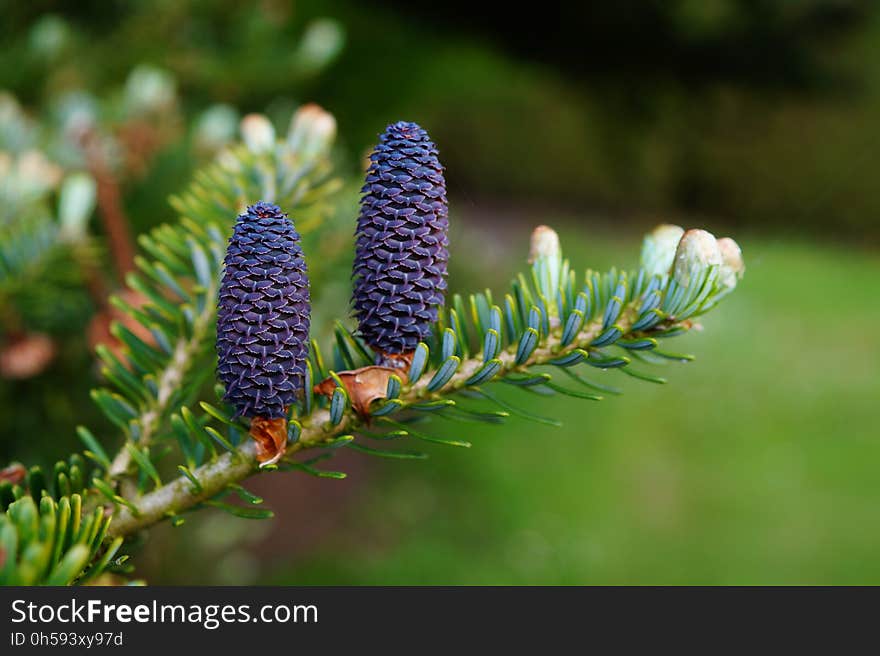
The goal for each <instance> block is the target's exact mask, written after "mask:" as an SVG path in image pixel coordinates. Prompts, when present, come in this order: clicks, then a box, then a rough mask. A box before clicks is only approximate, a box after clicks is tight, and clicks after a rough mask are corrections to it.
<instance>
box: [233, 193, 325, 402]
mask: <svg viewBox="0 0 880 656" xmlns="http://www.w3.org/2000/svg"><path fill="white" fill-rule="evenodd" d="M224 264H225V269H224V272H223V280H222V282H221V284H220V294H219V302H218V310H217V355H218V356H219V361H218V364H217V375H218V376H219V378H220V380H221V381H223V383H224V385H226V395H225V397H224V398H225V400H226V401H227V402H229V403H231V404H232V405H234V406H235V408H236V413H237V414H238V415H240V416H245V417H265V418H267V419H275V418H280V417H284V416H286V412H287V408H288V407H289V406H290V405H292V404H293V402H294V401H295V399H296V394H297V392H298V391H299V390H300V389H302V386H303V377H304V374H305V367H306V358H307V357H308V350H309V314H310V306H309V278H308V276H307V274H306V262H305V259H303V253H302V248H301V247H300V244H299V234H298V233H297V232H296V230H295V229H294V227H293V224H292V223H291V222H290V221H289V220H288V218H287V215H286V214H285V213H283V212H282V211H281V210H280V209H279V208H278V207H277V206H275V205H271V204H269V203H262V202H261V203H257V204H256V205H252V206H251V207H248V208H247V212H245V213H244V214H242V215H241V216H239V217H238V222H237V223H236V224H235V230H234V232H233V233H232V237H231V238H230V239H229V246H228V248H227V249H226V258H225V260H224Z"/></svg>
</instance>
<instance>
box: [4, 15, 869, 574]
mask: <svg viewBox="0 0 880 656" xmlns="http://www.w3.org/2000/svg"><path fill="white" fill-rule="evenodd" d="M580 4H581V5H584V6H578V7H570V8H552V7H545V8H544V9H543V13H542V15H541V16H534V15H528V16H523V17H521V18H520V17H507V18H506V19H502V18H500V17H498V16H497V15H494V16H490V15H487V16H486V17H482V16H479V15H473V14H472V13H471V14H468V15H467V18H464V17H463V16H465V14H464V13H463V12H464V11H465V9H466V7H467V5H465V4H464V3H457V2H449V3H443V6H442V7H438V6H436V3H427V2H418V1H415V2H406V3H404V2H399V3H359V2H345V1H339V0H331V1H329V2H297V3H289V2H281V1H270V0H264V1H263V2H259V3H255V4H250V3H247V4H243V3H237V2H231V1H215V2H209V1H207V0H202V1H197V0H184V1H175V2H172V1H171V0H154V1H152V2H101V1H97V0H94V1H84V2H77V3H73V2H66V3H65V2H48V1H42V2H41V1H35V2H30V3H21V2H15V1H14V0H6V1H0V13H2V15H3V16H4V20H3V21H2V25H0V44H2V45H0V89H5V90H6V91H8V92H10V93H11V94H13V95H14V96H15V97H16V98H17V99H18V102H19V103H20V105H21V107H23V108H24V110H25V111H27V112H28V113H29V114H30V115H31V116H32V117H34V121H35V122H37V123H38V124H48V123H50V122H51V117H52V116H53V115H54V114H56V113H57V112H58V111H59V110H58V107H59V104H60V103H61V100H60V99H64V98H68V97H69V94H70V92H71V91H76V92H77V93H79V94H81V95H82V94H83V93H88V94H91V96H93V97H94V98H96V99H100V102H101V103H103V104H102V105H101V106H102V107H109V109H104V110H102V111H103V113H102V119H101V120H104V121H108V122H111V123H112V122H113V121H114V120H117V119H115V118H114V116H115V114H114V112H117V114H118V111H119V110H115V109H114V107H116V105H114V103H115V102H116V101H117V100H118V99H119V98H123V97H124V98H128V97H129V96H126V95H125V94H126V93H128V94H129V95H130V94H131V91H130V89H131V85H132V84H133V83H132V82H131V79H132V78H131V77H130V75H131V71H132V70H134V69H136V68H138V67H143V66H149V67H152V68H151V69H150V70H160V71H165V72H167V73H168V75H169V78H168V79H170V80H173V86H174V89H175V92H174V93H175V98H176V100H175V107H174V112H173V114H171V113H169V114H162V115H161V116H160V119H161V120H160V121H159V128H158V129H157V133H158V134H160V135H162V138H157V142H156V145H155V146H154V147H153V148H152V149H150V152H149V153H148V156H145V162H146V164H144V165H143V166H142V167H140V168H139V169H137V170H136V171H135V172H134V173H131V174H130V175H128V176H127V177H126V178H124V179H123V181H122V189H121V191H122V205H123V208H124V210H125V213H126V214H127V217H128V219H129V221H130V227H131V230H132V232H134V233H138V232H142V231H145V230H147V229H149V228H150V227H152V226H155V225H157V224H158V223H160V222H161V221H166V220H172V219H173V218H174V212H173V211H172V210H171V209H170V207H169V206H168V204H167V202H166V199H167V196H168V195H169V194H170V193H173V192H175V191H178V190H179V189H180V188H181V186H182V184H183V181H184V180H186V179H188V177H189V175H190V173H191V172H192V171H193V170H194V169H195V168H196V167H197V166H198V165H199V164H200V163H202V162H204V161H205V160H206V158H207V157H209V156H210V153H207V154H206V153H205V152H202V151H203V150H204V147H203V146H204V143H203V142H204V132H200V131H199V130H198V129H197V126H198V125H199V121H200V120H202V119H203V118H204V116H205V114H204V112H205V111H206V110H207V109H209V108H211V107H216V105H217V104H218V103H223V104H224V105H228V108H229V109H233V111H234V112H237V113H238V115H242V114H245V113H247V112H253V111H257V112H263V113H265V114H266V115H267V116H269V117H270V118H271V119H272V120H273V121H274V122H275V124H276V126H278V127H279V128H281V127H283V126H284V125H285V123H286V121H287V120H288V117H289V116H290V113H291V112H292V111H293V109H294V108H296V107H297V106H298V105H300V104H302V103H304V102H310V101H313V102H317V103H319V104H321V105H322V106H324V107H325V108H327V109H328V110H330V111H331V112H332V113H334V114H335V115H336V117H337V119H338V121H339V131H340V136H339V145H338V147H337V149H336V154H335V156H336V158H337V160H338V169H339V172H340V174H341V175H342V176H343V177H344V178H346V179H347V180H349V181H350V184H348V185H347V191H346V192H345V193H343V194H342V195H341V196H340V200H339V211H340V212H347V213H349V214H351V220H352V223H353V221H354V212H355V211H356V210H355V205H354V203H355V199H356V196H355V193H354V190H355V189H356V185H357V180H358V178H359V177H360V175H361V173H360V171H361V164H362V158H363V156H364V155H365V154H366V153H367V152H368V150H369V148H370V147H371V146H372V144H373V143H374V141H375V139H376V135H377V134H378V133H379V132H380V131H381V130H382V129H383V128H384V126H385V125H386V124H387V123H389V122H391V121H394V120H398V119H406V120H414V121H418V122H419V123H420V124H422V125H423V126H424V127H425V128H426V129H428V130H429V132H430V133H431V135H432V137H433V138H434V140H435V141H436V142H437V144H438V146H439V148H440V151H441V158H442V160H443V162H444V164H445V165H446V167H447V179H448V183H449V189H450V202H451V220H452V223H453V234H452V249H451V252H452V272H451V276H450V286H451V288H452V289H453V290H457V291H467V290H471V289H474V288H483V287H487V286H488V287H491V288H493V289H501V288H503V286H504V285H506V283H507V281H508V280H509V279H510V277H511V276H512V275H514V274H515V273H516V272H518V271H519V270H521V269H522V267H523V265H524V262H525V256H526V251H527V244H528V235H529V232H530V230H531V228H532V227H533V226H534V225H536V224H539V223H547V224H549V225H552V226H554V227H556V228H557V230H558V231H559V233H560V235H561V237H562V243H563V248H564V250H565V252H566V254H567V256H568V257H569V258H570V259H571V260H572V262H573V264H575V265H576V266H577V267H578V268H585V267H593V268H600V269H601V268H607V267H610V266H612V265H623V266H635V265H636V264H637V259H638V246H639V239H640V236H641V234H642V233H643V232H644V231H645V230H647V229H650V228H651V227H652V226H653V225H654V224H655V223H658V222H660V221H672V222H677V223H680V224H682V225H685V226H686V227H692V226H706V227H708V228H709V229H710V230H713V232H715V233H716V234H717V235H719V236H722V235H726V234H731V235H733V236H735V237H736V238H737V240H738V241H739V243H740V244H741V246H742V247H743V252H744V255H745V258H746V266H747V273H746V277H745V279H744V281H743V282H742V283H741V285H740V287H739V288H738V289H737V291H736V293H735V294H733V295H732V296H731V297H730V298H729V299H728V300H726V301H725V302H724V303H723V304H722V306H721V307H720V308H719V309H718V310H717V311H716V312H713V313H712V314H710V315H709V316H708V317H707V318H706V320H705V322H704V323H705V325H704V327H705V330H703V331H701V332H693V333H691V334H689V335H688V336H686V337H683V338H680V339H679V340H677V342H676V343H675V344H674V349H675V350H679V351H688V352H693V353H695V354H697V356H698V357H697V359H696V360H695V361H694V362H692V363H689V364H686V365H681V364H670V365H669V366H668V367H666V368H665V370H664V371H663V372H660V373H662V375H664V376H665V377H666V378H668V379H669V384H668V385H665V386H657V385H651V384H648V383H643V382H640V381H633V379H631V378H628V377H626V376H623V375H621V374H619V373H616V372H608V373H606V374H605V376H604V377H605V378H607V382H609V383H611V384H614V385H617V386H619V387H620V388H621V389H622V390H623V392H624V394H623V395H622V396H621V397H610V398H607V399H606V400H605V401H603V402H601V403H590V402H576V401H574V400H573V399H567V398H553V399H550V400H549V401H546V402H545V401H542V405H543V404H545V403H546V407H542V409H541V412H542V413H543V414H546V415H551V414H552V415H554V416H558V417H559V418H560V419H562V420H563V421H564V422H565V426H564V427H563V428H561V429H552V428H547V427H545V426H541V425H537V424H527V423H525V422H522V421H519V420H512V421H511V422H510V423H509V424H506V425H505V426H502V427H494V426H490V427H482V426H470V425H461V424H455V425H449V426H447V427H446V428H445V430H447V431H448V432H449V433H450V434H454V433H456V432H458V434H461V432H462V431H465V432H466V433H467V438H468V439H469V440H471V441H472V442H473V443H474V446H473V448H472V449H470V451H464V450H450V449H434V450H433V451H432V458H431V459H429V460H428V461H425V462H415V463H408V462H395V461H388V462H386V461H377V460H375V459H367V458H366V457H364V456H359V455H358V454H354V453H344V454H342V456H341V457H340V458H339V459H338V461H334V464H333V468H334V469H342V470H344V471H347V472H348V473H349V476H348V478H347V479H346V480H344V481H330V480H317V479H311V478H309V477H305V476H298V475H295V474H286V475H272V476H263V477H258V478H257V479H255V480H254V481H253V482H252V483H250V484H248V487H249V489H253V490H254V491H255V492H257V493H258V494H260V495H261V496H264V497H265V498H266V499H267V503H268V504H269V505H270V506H271V507H272V508H273V509H274V510H275V511H276V513H277V517H276V519H275V520H273V521H271V522H261V523H257V522H247V521H245V520H231V519H229V518H228V517H226V516H225V515H224V516H220V515H213V514H211V513H208V512H205V513H202V516H201V517H199V519H198V521H193V522H188V523H187V524H186V525H185V526H184V527H183V528H180V529H171V528H170V527H168V526H163V527H161V528H159V529H157V530H155V531H153V532H152V533H151V535H150V537H149V542H148V543H147V545H146V546H145V548H144V549H143V551H142V553H141V554H139V555H138V556H137V557H136V563H137V564H138V573H139V575H141V576H143V577H144V578H146V579H147V580H148V581H149V582H150V583H156V584H159V583H251V582H258V583H266V584H274V583H291V584H447V583H452V584H456V583H460V584H491V583H499V584H505V583H522V584H536V583H550V584H572V583H587V584H591V583H611V584H613V583H627V584H641V583H675V584H677V583H724V584H749V583H785V584H800V583H880V560H878V558H877V556H876V554H877V553H878V548H880V514H878V508H880V483H878V477H877V474H876V472H877V463H878V462H880V430H878V427H877V420H878V409H877V408H878V401H877V400H878V398H880V346H878V343H877V339H876V338H875V337H874V335H873V331H872V328H873V327H874V326H876V325H877V324H878V321H880V302H878V299H880V296H878V293H877V287H878V283H880V250H878V243H880V219H878V217H880V186H878V185H877V184H876V181H875V177H876V165H877V164H876V153H877V151H878V146H880V121H877V118H876V117H877V116H878V115H880V7H878V6H877V5H875V4H874V3H870V2H859V1H856V0H853V1H846V0H804V1H803V2H798V3H792V2H786V1H784V0H743V1H741V2H737V1H734V0H705V1H702V2H701V1H698V0H678V1H670V2H660V1H659V0H658V1H649V0H645V1H641V2H638V1H635V0H632V1H625V2H619V3H598V2H595V3H580ZM135 79H136V80H137V78H135ZM143 79H144V78H141V80H142V81H143ZM127 81H128V82H127ZM141 83H142V84H143V82H141ZM126 84H128V85H129V91H126V87H125V85H126ZM134 84H135V85H136V86H137V82H135V83H134ZM95 102H98V100H96V101H95ZM61 104H63V103H61ZM117 104H118V103H117ZM0 119H2V117H0ZM192 126H196V127H192ZM135 168H137V167H135ZM93 229H94V231H95V232H96V233H97V235H98V238H99V243H104V241H106V240H104V239H103V238H104V235H103V233H102V228H101V225H100V224H99V223H98V222H97V221H95V224H94V226H93ZM343 237H345V238H347V233H346V235H343ZM104 259H107V258H104ZM102 266H103V268H104V269H105V270H106V271H107V276H108V277H109V278H111V279H112V277H113V275H114V273H113V271H112V266H111V265H109V264H107V263H106V262H105V263H104V264H103V265H102ZM348 273H349V272H348V269H347V264H345V265H344V266H342V267H341V268H340V270H339V271H338V272H336V273H333V274H329V275H328V276H327V277H326V279H325V280H322V281H314V284H316V285H317V284H321V285H323V286H324V288H325V289H327V290H330V291H329V292H328V297H327V298H325V299H323V300H322V303H323V306H322V307H323V308H324V310H323V311H325V312H328V313H336V314H340V315H341V314H342V313H343V312H344V308H345V307H346V306H345V303H346V300H347V289H346V286H345V281H346V280H347V277H348ZM40 284H41V283H39V282H35V283H34V287H33V293H34V294H37V293H38V289H39V287H40ZM93 303H94V302H93V301H90V300H89V297H88V295H84V297H83V302H82V304H81V305H77V306H76V307H77V308H81V309H79V310H76V311H73V310H72V311H71V312H73V313H74V317H73V319H71V320H65V321H64V325H63V326H54V325H52V322H51V321H49V320H48V319H46V320H45V321H43V322H42V323H40V321H37V320H34V321H35V322H36V323H35V324H34V325H35V326H37V327H38V328H39V329H40V330H43V331H46V332H47V333H48V334H50V335H51V336H52V339H53V340H54V341H55V343H56V346H57V354H56V357H55V358H54V359H53V360H52V362H51V363H50V364H48V365H47V367H46V368H45V369H43V370H41V371H40V372H39V373H37V374H35V375H33V376H29V377H25V378H16V379H5V380H4V379H2V378H0V411H2V414H3V417H4V421H3V422H2V425H0V462H4V461H7V460H10V459H12V458H16V459H21V460H24V461H25V462H28V463H31V462H43V463H51V462H52V461H54V459H55V458H57V457H59V456H62V455H64V454H65V453H66V452H68V451H69V450H70V449H76V448H79V447H78V445H77V444H76V442H75V438H74V436H73V430H72V429H73V426H74V425H76V424H77V423H86V424H89V425H91V426H98V427H100V426H101V425H102V424H101V419H100V418H99V416H98V413H97V411H96V410H95V409H93V408H92V407H91V403H90V401H89V400H88V389H89V388H90V387H91V386H93V385H95V384H97V382H98V376H97V372H96V370H95V368H94V366H93V364H92V361H93V358H92V356H91V354H90V353H89V350H88V344H87V340H86V339H85V338H84V335H85V332H86V331H87V329H88V328H87V327H88V325H89V322H90V320H91V314H92V313H93V312H94V311H95V308H94V307H92V305H90V304H93ZM77 312H78V314H77ZM37 314H39V313H37ZM50 314H51V313H50ZM50 318H51V317H50ZM27 319H28V317H27V316H26V317H25V320H27ZM44 324H45V325H44ZM9 330H11V329H9ZM10 334H11V333H10ZM3 339H5V340H7V341H9V340H10V339H11V338H10V337H9V334H7V335H5V336H4V337H3ZM71 380H76V381H78V382H77V384H75V385H71V384H70V381H71ZM79 381H81V384H80V382H79ZM603 382H606V381H603ZM510 394H513V396H511V397H510V398H511V400H516V399H517V397H516V391H513V392H511V393H510Z"/></svg>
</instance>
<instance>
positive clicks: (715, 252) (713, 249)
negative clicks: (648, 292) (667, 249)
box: [673, 230, 721, 287]
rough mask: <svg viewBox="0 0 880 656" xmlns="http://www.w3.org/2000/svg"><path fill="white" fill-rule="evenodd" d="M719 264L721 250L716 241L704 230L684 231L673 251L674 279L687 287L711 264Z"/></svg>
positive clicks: (697, 279)
mask: <svg viewBox="0 0 880 656" xmlns="http://www.w3.org/2000/svg"><path fill="white" fill-rule="evenodd" d="M720 265H721V251H720V250H719V248H718V242H717V241H715V237H714V236H713V235H712V233H710V232H706V231H705V230H688V231H687V232H685V233H684V235H683V236H682V238H681V241H680V242H678V248H677V249H676V251H675V263H674V265H673V266H674V276H675V281H676V282H677V283H678V284H679V285H681V286H683V287H687V286H688V285H690V284H691V282H693V281H699V279H700V278H701V277H702V276H703V274H704V273H705V272H706V269H708V268H709V267H711V266H720Z"/></svg>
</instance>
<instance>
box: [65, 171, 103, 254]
mask: <svg viewBox="0 0 880 656" xmlns="http://www.w3.org/2000/svg"><path fill="white" fill-rule="evenodd" d="M96 193H97V185H96V184H95V180H94V178H92V176H90V175H88V174H87V173H74V174H72V175H69V176H67V178H65V180H64V183H63V184H62V185H61V193H60V194H59V197H58V219H59V221H60V223H61V233H62V235H64V237H65V238H67V239H71V240H77V239H81V238H82V237H84V236H85V233H86V226H87V224H88V220H89V217H90V216H91V215H92V212H93V211H94V210H95V198H96Z"/></svg>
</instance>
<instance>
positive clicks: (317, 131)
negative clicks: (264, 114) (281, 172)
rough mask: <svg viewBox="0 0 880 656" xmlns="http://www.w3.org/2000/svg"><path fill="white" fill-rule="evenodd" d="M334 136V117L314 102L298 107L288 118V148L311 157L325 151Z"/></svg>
mask: <svg viewBox="0 0 880 656" xmlns="http://www.w3.org/2000/svg"><path fill="white" fill-rule="evenodd" d="M335 138H336V119H335V118H333V114H330V113H329V112H326V111H324V110H323V109H322V108H321V107H319V106H318V105H316V104H314V103H309V104H308V105H303V106H302V107H300V108H299V109H298V110H297V111H296V113H295V114H294V115H293V118H291V119H290V129H289V130H288V131H287V143H288V145H289V146H290V149H291V150H292V151H293V152H294V153H297V154H299V155H301V156H303V157H306V158H311V157H314V156H315V155H317V154H318V153H321V152H324V151H326V150H327V149H328V148H330V144H332V143H333V139H335Z"/></svg>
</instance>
